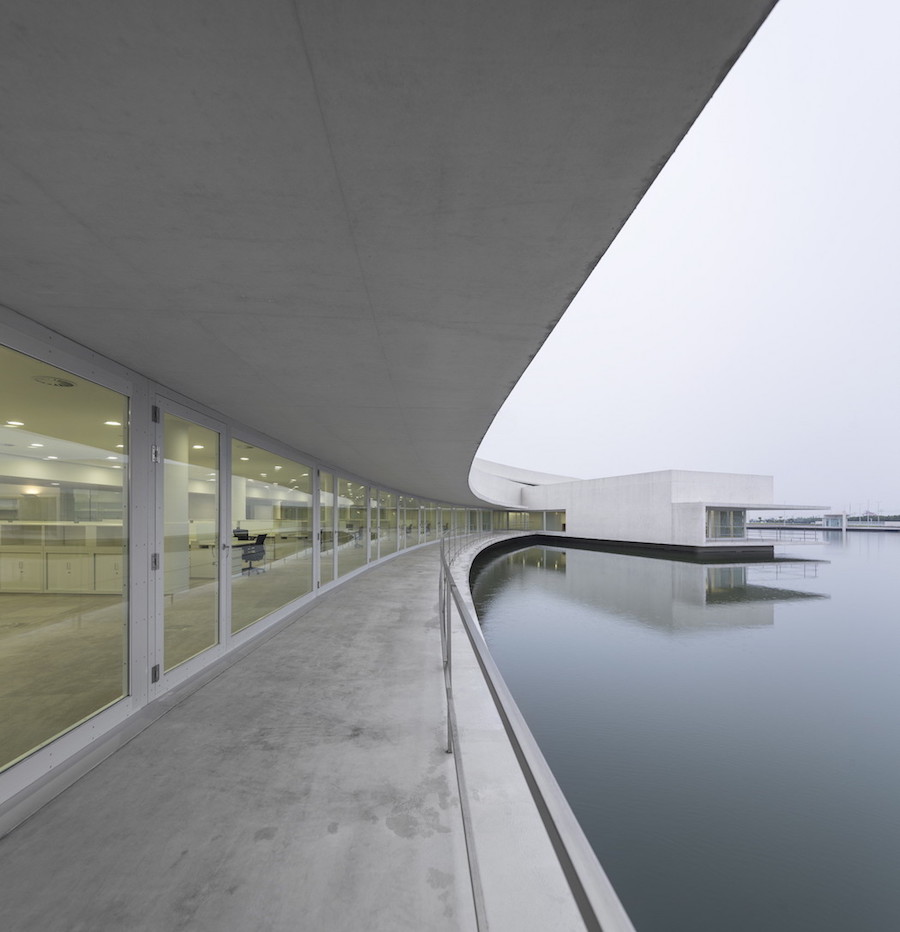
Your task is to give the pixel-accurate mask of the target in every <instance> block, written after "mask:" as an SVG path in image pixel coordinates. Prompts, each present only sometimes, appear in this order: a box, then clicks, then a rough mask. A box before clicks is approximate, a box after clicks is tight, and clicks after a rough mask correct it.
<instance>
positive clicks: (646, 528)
mask: <svg viewBox="0 0 900 932" xmlns="http://www.w3.org/2000/svg"><path fill="white" fill-rule="evenodd" d="M469 482H470V484H471V486H472V489H473V491H475V493H476V494H477V495H479V496H481V497H483V498H486V499H488V500H489V501H492V502H494V503H495V504H502V505H504V506H505V507H511V508H521V509H522V510H524V511H564V512H565V525H564V531H565V534H566V536H571V537H583V538H590V539H594V540H605V541H618V542H624V543H633V544H650V545H653V546H663V547H676V548H687V549H703V550H712V549H729V550H735V549H747V548H748V547H752V548H754V549H756V548H759V547H768V548H771V546H772V541H771V540H763V539H761V538H749V537H748V536H747V511H748V510H752V511H764V510H768V509H776V508H777V509H778V510H781V511H784V510H800V509H805V508H812V507H815V506H810V505H784V504H778V505H776V504H774V503H773V499H774V482H773V479H772V477H771V476H756V475H744V474H740V473H719V472H699V471H694V470H686V469H665V470H660V471H658V472H647V473H637V474H635V475H630V476H612V477H609V478H605V479H571V478H567V477H561V476H547V475H546V474H543V473H528V472H527V471H526V470H523V469H515V470H513V469H510V468H509V467H505V466H501V465H500V464H495V463H490V462H488V461H486V460H476V461H475V463H474V464H473V467H472V471H471V473H470V476H469Z"/></svg>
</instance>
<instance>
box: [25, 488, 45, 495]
mask: <svg viewBox="0 0 900 932" xmlns="http://www.w3.org/2000/svg"><path fill="white" fill-rule="evenodd" d="M22 492H23V493H24V494H25V495H40V494H41V490H40V489H34V488H29V489H22Z"/></svg>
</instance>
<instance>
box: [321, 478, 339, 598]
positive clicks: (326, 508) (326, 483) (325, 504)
mask: <svg viewBox="0 0 900 932" xmlns="http://www.w3.org/2000/svg"><path fill="white" fill-rule="evenodd" d="M334 522H335V507H334V476H333V475H332V474H331V473H330V472H320V473H319V583H320V584H321V585H324V584H325V583H329V582H331V581H332V580H333V579H334V563H335V551H334V547H335V539H334V538H335V535H334V531H335V526H334Z"/></svg>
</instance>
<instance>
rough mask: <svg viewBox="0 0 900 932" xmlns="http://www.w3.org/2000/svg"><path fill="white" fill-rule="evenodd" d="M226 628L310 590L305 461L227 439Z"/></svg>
mask: <svg viewBox="0 0 900 932" xmlns="http://www.w3.org/2000/svg"><path fill="white" fill-rule="evenodd" d="M231 464H232V468H231V472H232V476H231V519H232V524H233V525H234V526H233V528H232V537H231V560H230V567H229V569H230V577H231V630H232V633H234V632H237V631H241V630H242V629H243V628H246V627H248V626H249V625H252V624H253V623H254V622H256V621H259V619H260V618H263V617H265V616H266V615H269V614H271V613H272V612H273V611H275V609H277V608H280V607H281V606H282V605H286V604H287V603H288V602H292V601H293V600H294V599H298V598H300V597H301V596H303V595H305V594H306V593H308V592H310V591H311V590H312V478H311V472H312V470H311V469H310V467H309V466H306V465H304V464H303V463H298V462H296V461H294V460H290V459H287V458H286V457H283V456H279V455H277V454H275V453H271V452H269V451H268V450H264V449H262V448H260V447H257V446H254V445H253V444H250V443H246V442H244V441H243V440H237V439H235V440H233V441H232V443H231Z"/></svg>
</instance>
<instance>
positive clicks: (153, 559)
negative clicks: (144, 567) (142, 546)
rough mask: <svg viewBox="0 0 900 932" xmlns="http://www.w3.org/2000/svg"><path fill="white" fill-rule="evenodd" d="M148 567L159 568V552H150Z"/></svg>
mask: <svg viewBox="0 0 900 932" xmlns="http://www.w3.org/2000/svg"><path fill="white" fill-rule="evenodd" d="M150 569H151V570H158V569H159V554H158V553H151V554H150Z"/></svg>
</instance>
